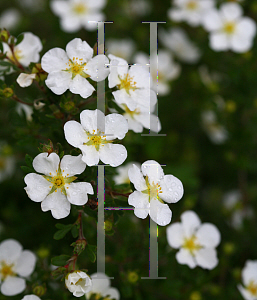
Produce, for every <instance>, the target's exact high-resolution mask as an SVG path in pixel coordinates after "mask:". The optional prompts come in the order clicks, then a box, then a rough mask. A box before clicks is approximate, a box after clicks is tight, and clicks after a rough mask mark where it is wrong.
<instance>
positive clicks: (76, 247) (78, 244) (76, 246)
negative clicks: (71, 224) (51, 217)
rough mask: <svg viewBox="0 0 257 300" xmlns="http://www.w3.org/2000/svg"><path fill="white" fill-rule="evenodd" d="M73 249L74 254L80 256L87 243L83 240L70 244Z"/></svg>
mask: <svg viewBox="0 0 257 300" xmlns="http://www.w3.org/2000/svg"><path fill="white" fill-rule="evenodd" d="M71 245H72V246H73V247H74V253H76V254H78V255H80V254H81V253H82V252H83V251H84V250H85V248H86V245H87V241H86V240H85V239H81V240H77V241H76V242H75V243H72V244H71Z"/></svg>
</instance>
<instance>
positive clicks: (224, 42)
mask: <svg viewBox="0 0 257 300" xmlns="http://www.w3.org/2000/svg"><path fill="white" fill-rule="evenodd" d="M210 47H211V48H212V49H213V50H215V51H224V50H227V49H228V48H229V40H228V37H227V35H226V34H225V33H219V32H218V33H211V34H210Z"/></svg>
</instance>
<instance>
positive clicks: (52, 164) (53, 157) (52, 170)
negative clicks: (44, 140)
mask: <svg viewBox="0 0 257 300" xmlns="http://www.w3.org/2000/svg"><path fill="white" fill-rule="evenodd" d="M59 163H60V158H59V156H58V155H57V154H56V153H54V152H53V153H50V154H49V155H48V153H47V152H44V153H40V154H38V155H37V156H36V157H35V158H34V160H33V168H34V169H35V170H36V171H37V172H38V173H42V174H45V175H48V176H55V175H56V174H57V171H58V168H59Z"/></svg>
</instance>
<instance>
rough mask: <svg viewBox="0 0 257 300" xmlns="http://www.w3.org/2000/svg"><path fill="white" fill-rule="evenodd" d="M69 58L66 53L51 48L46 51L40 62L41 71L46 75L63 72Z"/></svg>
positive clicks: (59, 49)
mask: <svg viewBox="0 0 257 300" xmlns="http://www.w3.org/2000/svg"><path fill="white" fill-rule="evenodd" d="M68 62H69V58H68V56H67V54H66V52H65V51H64V50H63V49H61V48H53V49H51V50H49V51H47V52H46V53H45V54H44V55H43V57H42V60H41V65H42V69H43V70H45V71H46V72H47V73H51V72H56V71H61V70H65V69H66V68H67V65H68Z"/></svg>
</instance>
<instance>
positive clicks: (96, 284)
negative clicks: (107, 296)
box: [90, 272, 111, 296]
mask: <svg viewBox="0 0 257 300" xmlns="http://www.w3.org/2000/svg"><path fill="white" fill-rule="evenodd" d="M90 277H91V279H92V290H91V293H100V294H102V296H103V293H104V292H105V291H106V290H107V289H108V288H109V287H110V285H111V280H110V279H109V278H108V276H107V275H105V274H104V273H101V272H97V273H94V274H92V275H91V276H90Z"/></svg>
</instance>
